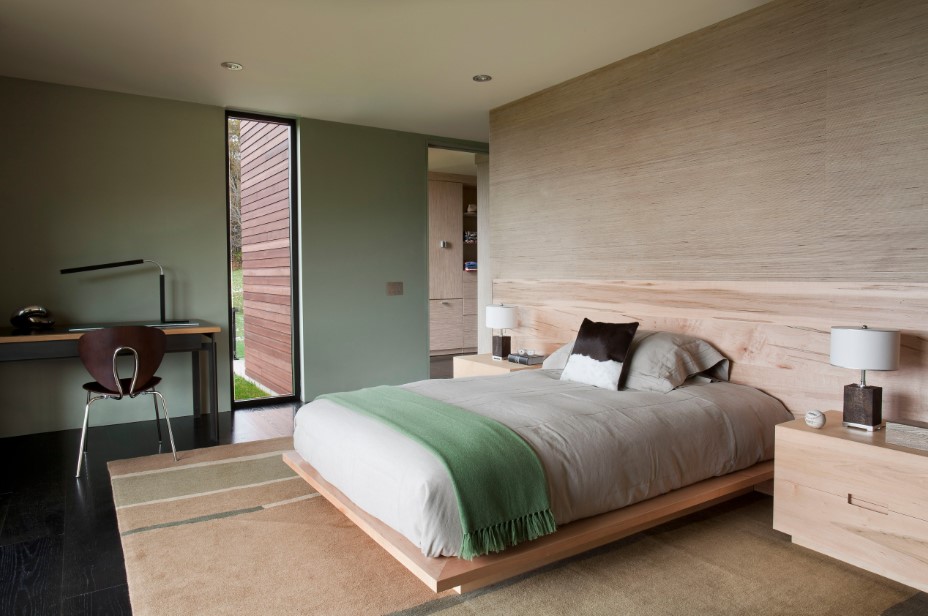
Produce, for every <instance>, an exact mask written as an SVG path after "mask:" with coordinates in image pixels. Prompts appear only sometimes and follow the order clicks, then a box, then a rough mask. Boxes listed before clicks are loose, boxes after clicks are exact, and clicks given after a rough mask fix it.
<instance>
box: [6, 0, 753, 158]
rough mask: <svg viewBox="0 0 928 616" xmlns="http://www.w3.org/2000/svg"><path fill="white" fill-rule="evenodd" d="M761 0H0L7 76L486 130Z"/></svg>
mask: <svg viewBox="0 0 928 616" xmlns="http://www.w3.org/2000/svg"><path fill="white" fill-rule="evenodd" d="M765 1H766V0H571V1H565V0H470V1H467V2H465V1H462V0H457V1H452V0H389V1H388V0H302V1H301V0H264V1H263V2H255V1H253V0H252V1H250V2H245V1H243V0H193V1H191V0H160V1H155V0H148V1H127V0H81V1H80V2H75V1H73V0H0V75H6V76H10V77H20V78H24V79H34V80H39V81H48V82H53V83H62V84H68V85H76V86H84V87H89V88H98V89H102V90H111V91H116V92H127V93H132V94H142V95H147V96H156V97H161V98H170V99H177V100H183V101H192V102H198V103H206V104H211V105H219V106H222V107H229V108H234V109H237V110H242V111H259V112H265V113H275V114H281V115H288V116H303V117H310V118H318V119H323V120H332V121H337V122H348V123H352V124H361V125H365V126H377V127H382V128H391V129H396V130H403V131H411V132H418V133H425V134H431V135H438V136H443V137H456V138H461V139H474V140H479V141H486V140H487V139H488V137H489V127H488V111H489V110H490V109H492V108H494V107H498V106H499V105H502V104H504V103H507V102H510V101H513V100H516V99H518V98H521V97H523V96H526V95H528V94H531V93H533V92H537V91H538V90H541V89H543V88H546V87H548V86H551V85H554V84H557V83H560V82H562V81H564V80H566V79H569V78H571V77H575V76H577V75H580V74H583V73H585V72H587V71H590V70H593V69H595V68H598V67H600V66H604V65H606V64H609V63H611V62H614V61H616V60H619V59H621V58H624V57H627V56H629V55H632V54H635V53H637V52H640V51H643V50H645V49H649V48H651V47H653V46H655V45H658V44H660V43H663V42H666V41H668V40H672V39H674V38H676V37H678V36H681V35H683V34H686V33H688V32H692V31H694V30H697V29H699V28H702V27H704V26H707V25H710V24H713V23H716V22H718V21H721V20H722V19H725V18H727V17H730V16H732V15H735V14H737V13H740V12H743V11H745V10H748V9H750V8H753V7H755V6H759V5H761V4H763V3H764V2H765ZM223 61H234V62H239V63H241V64H243V65H244V66H245V69H244V70H243V71H239V72H230V71H227V70H225V69H222V68H220V67H219V64H220V62H223ZM478 73H487V74H490V75H492V76H493V80H492V81H490V82H487V83H482V84H481V83H475V82H474V81H473V80H472V79H471V77H472V76H473V75H475V74H478Z"/></svg>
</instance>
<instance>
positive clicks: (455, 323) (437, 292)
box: [428, 176, 477, 355]
mask: <svg viewBox="0 0 928 616" xmlns="http://www.w3.org/2000/svg"><path fill="white" fill-rule="evenodd" d="M455 177H459V178H462V179H466V178H467V176H455ZM473 183H474V184H475V183H476V178H473ZM475 202H476V188H475V186H472V185H467V184H465V183H463V182H454V181H448V180H435V179H430V180H429V250H428V254H429V300H430V301H429V337H430V343H429V350H430V352H431V354H432V355H439V354H450V353H461V352H462V351H463V352H466V351H468V350H475V349H476V347H477V273H476V272H464V262H465V261H467V260H476V244H474V243H471V244H466V245H465V243H464V231H465V227H466V228H467V229H468V230H471V227H473V230H476V214H475V213H473V212H472V213H470V214H468V213H467V205H468V204H470V203H475ZM465 221H467V223H466V224H465ZM455 310H456V311H457V312H456V314H455V313H454V311H455Z"/></svg>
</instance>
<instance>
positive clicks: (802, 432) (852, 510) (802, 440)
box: [773, 411, 928, 591]
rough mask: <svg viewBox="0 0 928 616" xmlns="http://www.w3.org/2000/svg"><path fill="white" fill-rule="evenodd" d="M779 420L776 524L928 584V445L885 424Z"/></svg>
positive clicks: (801, 538)
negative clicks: (909, 440) (897, 436)
mask: <svg viewBox="0 0 928 616" xmlns="http://www.w3.org/2000/svg"><path fill="white" fill-rule="evenodd" d="M826 417H827V422H826V425H825V427H824V428H822V429H821V430H816V429H814V428H810V427H809V426H807V425H806V424H805V422H804V421H803V420H801V419H797V420H796V421H791V422H788V423H785V424H780V425H779V426H777V427H776V455H775V458H774V501H773V527H774V528H775V529H777V530H779V531H782V532H784V533H787V534H790V535H792V538H793V542H794V543H797V544H799V545H802V546H804V547H807V548H809V549H812V550H816V551H818V552H821V553H823V554H827V555H829V556H831V557H833V558H837V559H839V560H843V561H845V562H848V563H850V564H852V565H855V566H857V567H861V568H863V569H867V570H869V571H872V572H874V573H877V574H879V575H883V576H885V577H888V578H890V579H893V580H896V581H898V582H902V583H903V584H907V585H909V586H912V587H913V588H918V589H919V590H922V591H928V452H924V451H919V450H916V449H909V448H905V447H900V446H896V445H892V444H888V443H887V442H886V431H885V430H881V431H876V432H864V431H861V430H853V429H851V428H845V427H843V426H842V425H841V413H840V412H838V411H829V412H828V413H826Z"/></svg>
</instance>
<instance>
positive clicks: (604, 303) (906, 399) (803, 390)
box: [493, 280, 928, 421]
mask: <svg viewBox="0 0 928 616" xmlns="http://www.w3.org/2000/svg"><path fill="white" fill-rule="evenodd" d="M493 300H494V302H499V301H502V302H504V303H506V304H513V305H515V306H517V307H518V315H517V325H518V327H517V328H516V329H514V330H512V337H513V341H512V343H513V348H533V349H538V350H540V351H542V352H545V353H550V352H551V351H553V350H554V349H556V348H557V347H558V346H559V345H561V344H563V343H564V342H567V341H569V340H572V339H573V338H574V337H575V336H576V333H577V330H578V329H579V327H580V323H581V322H582V320H583V318H584V317H588V318H590V319H593V320H598V321H612V322H627V321H638V322H639V323H641V325H640V327H641V329H656V330H664V331H673V332H680V333H685V334H690V335H694V336H699V337H701V338H704V339H706V340H708V341H709V342H711V343H712V344H713V345H715V346H716V347H717V348H718V349H719V350H720V351H721V352H722V353H723V354H724V355H725V356H726V357H728V358H729V359H731V360H732V371H731V379H732V381H734V382H736V383H744V384H747V385H751V386H753V387H757V388H758V389H761V390H763V391H765V392H767V393H769V394H770V395H772V396H774V397H776V398H778V399H780V400H781V401H782V402H783V403H784V404H785V405H786V406H787V408H789V409H790V410H791V411H793V412H794V413H797V414H804V413H805V412H806V411H808V410H810V409H821V410H825V409H830V408H841V405H842V400H843V398H842V396H843V387H844V385H846V384H847V383H851V382H855V381H856V380H857V379H858V378H859V374H858V373H857V372H855V371H853V370H846V369H843V368H837V367H834V366H831V365H830V364H829V363H828V359H829V345H830V328H831V327H832V326H837V325H862V324H867V325H870V326H871V327H892V328H898V329H900V330H902V351H901V361H900V369H899V370H897V371H894V372H871V373H870V374H869V375H868V376H869V377H870V379H869V380H870V381H871V382H872V384H874V385H879V386H881V387H883V413H884V417H887V418H893V417H896V418H908V419H916V420H921V421H928V410H926V409H925V406H924V404H923V401H924V400H925V399H926V398H928V379H926V378H925V374H926V369H928V284H918V283H908V284H901V283H900V284H876V283H839V282H828V283H825V282H822V283H813V282H777V281H764V282H746V281H739V282H735V281H714V282H703V281H591V280H496V281H494V285H493Z"/></svg>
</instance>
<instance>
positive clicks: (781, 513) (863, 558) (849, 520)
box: [773, 478, 928, 590]
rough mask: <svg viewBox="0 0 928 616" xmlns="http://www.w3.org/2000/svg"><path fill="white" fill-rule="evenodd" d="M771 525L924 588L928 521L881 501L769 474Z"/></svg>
mask: <svg viewBox="0 0 928 616" xmlns="http://www.w3.org/2000/svg"><path fill="white" fill-rule="evenodd" d="M773 527H774V528H775V529H777V530H779V531H782V532H785V533H787V534H790V535H792V536H793V542H794V543H797V544H799V545H802V546H805V547H808V548H810V549H813V550H816V551H818V552H822V553H823V554H828V555H829V556H832V557H834V558H837V559H839V560H843V561H845V562H848V563H851V564H852V565H856V566H858V567H861V568H863V569H867V570H869V571H872V572H874V573H877V574H879V575H883V576H885V577H888V578H891V579H894V580H897V581H899V582H902V583H903V584H908V585H909V586H912V587H914V588H918V589H920V590H928V522H926V521H924V520H921V519H918V518H913V517H910V516H907V515H903V514H900V513H897V512H895V511H893V510H891V509H889V508H888V507H887V504H886V503H885V502H880V501H875V502H873V501H869V500H864V499H862V498H858V497H857V496H856V495H854V494H853V493H852V494H851V495H850V496H844V497H840V496H836V495H834V494H830V493H828V492H822V491H820V490H816V489H814V488H809V487H806V486H803V485H798V484H795V483H793V482H791V481H786V480H783V479H780V478H776V479H775V480H774V500H773Z"/></svg>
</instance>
